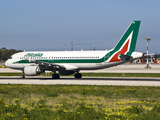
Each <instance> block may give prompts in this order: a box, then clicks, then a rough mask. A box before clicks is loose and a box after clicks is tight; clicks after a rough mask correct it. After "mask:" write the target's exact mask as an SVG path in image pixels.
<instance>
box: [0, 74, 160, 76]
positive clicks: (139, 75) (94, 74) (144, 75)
mask: <svg viewBox="0 0 160 120" xmlns="http://www.w3.org/2000/svg"><path fill="white" fill-rule="evenodd" d="M21 74H22V73H0V76H20V75H21ZM52 74H53V73H50V75H52ZM40 76H46V73H42V74H40ZM60 76H64V75H60ZM69 76H74V74H72V75H69ZM82 76H83V77H160V74H159V73H82Z"/></svg>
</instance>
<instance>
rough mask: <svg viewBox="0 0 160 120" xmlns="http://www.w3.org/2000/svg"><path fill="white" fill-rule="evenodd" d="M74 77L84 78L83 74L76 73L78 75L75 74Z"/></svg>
mask: <svg viewBox="0 0 160 120" xmlns="http://www.w3.org/2000/svg"><path fill="white" fill-rule="evenodd" d="M74 77H75V78H82V74H81V73H76V74H74Z"/></svg>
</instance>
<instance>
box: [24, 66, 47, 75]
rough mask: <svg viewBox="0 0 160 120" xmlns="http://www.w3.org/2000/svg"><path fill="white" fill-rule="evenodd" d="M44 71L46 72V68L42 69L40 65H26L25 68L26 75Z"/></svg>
mask: <svg viewBox="0 0 160 120" xmlns="http://www.w3.org/2000/svg"><path fill="white" fill-rule="evenodd" d="M43 72H45V70H41V69H40V67H38V66H26V67H25V68H24V73H25V75H28V76H34V75H38V74H40V73H43Z"/></svg>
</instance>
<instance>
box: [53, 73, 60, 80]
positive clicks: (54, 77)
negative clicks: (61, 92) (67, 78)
mask: <svg viewBox="0 0 160 120" xmlns="http://www.w3.org/2000/svg"><path fill="white" fill-rule="evenodd" d="M59 77H60V76H59V74H53V75H52V78H53V79H59Z"/></svg>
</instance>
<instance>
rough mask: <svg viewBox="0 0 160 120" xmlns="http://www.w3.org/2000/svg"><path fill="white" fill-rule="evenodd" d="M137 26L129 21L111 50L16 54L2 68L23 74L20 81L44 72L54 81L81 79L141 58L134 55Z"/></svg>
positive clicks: (137, 23) (137, 53)
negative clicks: (87, 72) (84, 72)
mask: <svg viewBox="0 0 160 120" xmlns="http://www.w3.org/2000/svg"><path fill="white" fill-rule="evenodd" d="M140 22H141V21H132V22H131V24H130V26H129V27H128V29H127V30H126V31H125V33H124V34H123V36H122V37H121V39H120V40H119V42H118V43H117V45H116V46H115V47H114V48H113V49H111V50H103V51H102V50H101V51H99V50H98V51H34V52H31V51H29V52H19V53H15V54H13V55H12V56H11V57H10V58H9V59H8V60H7V61H6V62H5V66H6V67H8V68H12V69H18V70H22V75H21V78H25V75H27V76H35V75H39V74H40V73H43V72H45V70H48V71H52V72H53V73H54V74H53V75H52V78H53V79H59V78H60V75H70V74H74V73H75V74H74V77H75V78H82V74H81V73H80V70H96V69H103V68H109V67H112V66H117V65H120V64H124V63H126V62H131V61H133V60H135V59H137V58H141V57H142V56H143V53H141V52H135V46H136V42H137V36H138V31H139V26H140ZM108 44H109V42H108ZM57 72H59V74H60V75H59V74H57Z"/></svg>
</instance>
